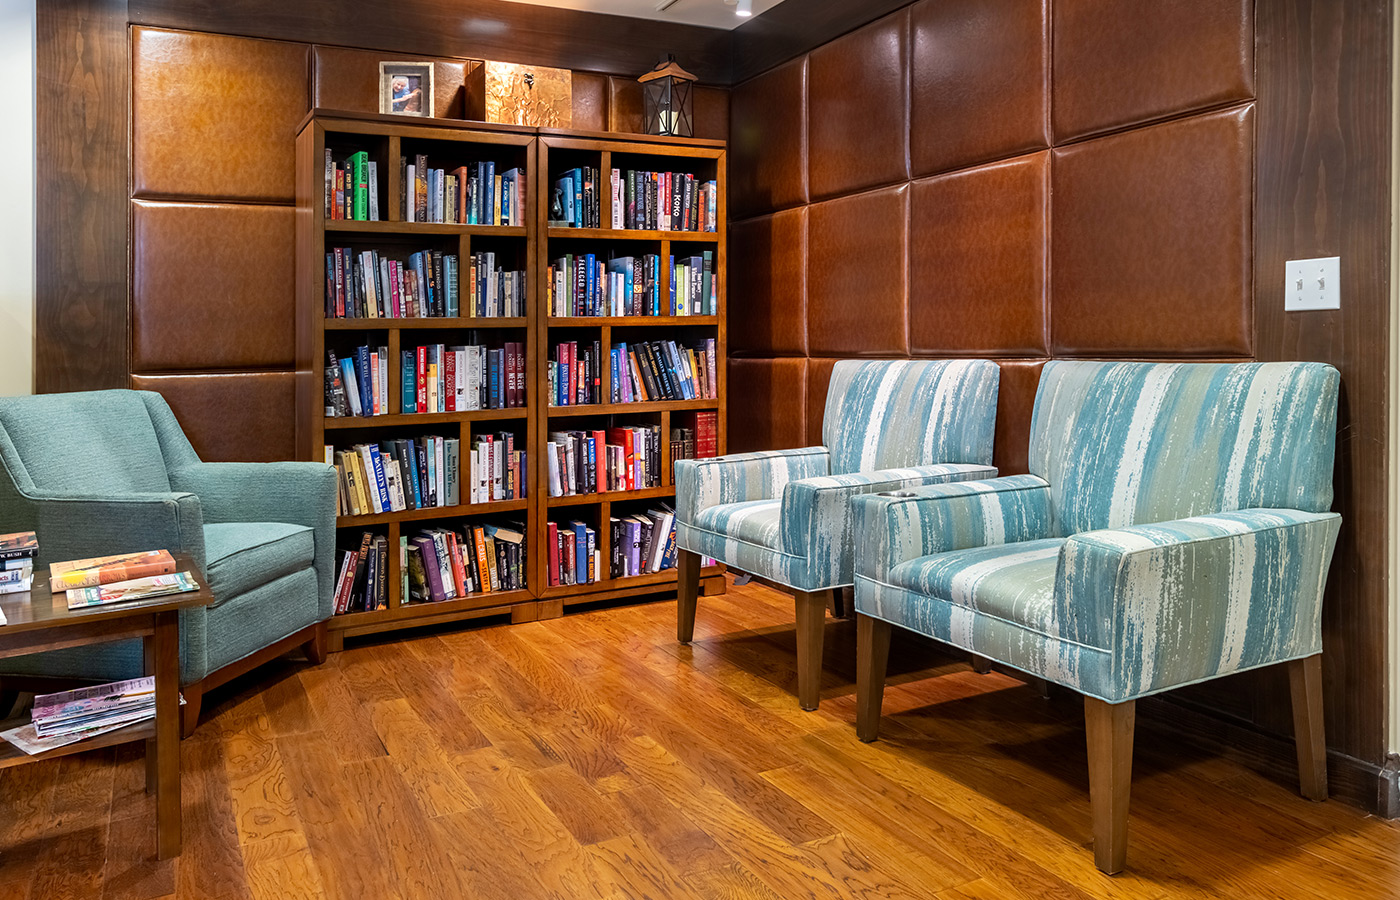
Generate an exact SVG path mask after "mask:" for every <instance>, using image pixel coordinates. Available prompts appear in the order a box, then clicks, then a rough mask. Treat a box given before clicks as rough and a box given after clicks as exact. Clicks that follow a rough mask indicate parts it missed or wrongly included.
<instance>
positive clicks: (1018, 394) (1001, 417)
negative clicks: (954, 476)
mask: <svg viewBox="0 0 1400 900" xmlns="http://www.w3.org/2000/svg"><path fill="white" fill-rule="evenodd" d="M997 365H998V366H999V367H1000V368H1001V378H1000V380H999V382H998V384H997V430H996V437H995V438H994V443H993V444H992V464H993V465H995V466H996V467H997V473H998V474H1000V475H1024V474H1025V473H1026V469H1027V467H1028V463H1027V459H1028V454H1029V450H1030V439H1031V411H1032V410H1033V409H1034V408H1035V392H1036V389H1037V388H1039V387H1040V371H1041V369H1043V368H1045V360H1043V359H999V360H997Z"/></svg>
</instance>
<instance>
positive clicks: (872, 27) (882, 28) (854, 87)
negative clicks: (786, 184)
mask: <svg viewBox="0 0 1400 900" xmlns="http://www.w3.org/2000/svg"><path fill="white" fill-rule="evenodd" d="M908 52H909V13H908V11H907V10H901V11H900V12H897V13H895V14H893V15H889V16H885V17H884V18H883V19H879V20H877V21H875V22H872V23H871V24H869V25H867V26H865V27H864V28H861V29H859V30H857V31H853V32H851V33H850V34H848V35H845V36H844V37H839V38H837V39H836V40H834V41H832V42H831V43H829V44H826V45H824V46H822V47H820V48H818V49H816V50H813V51H812V53H811V57H810V59H811V62H810V73H809V75H808V78H809V82H808V88H807V92H808V100H807V108H808V109H807V153H808V157H807V159H808V178H809V179H810V183H811V192H812V199H813V200H819V199H822V198H825V197H834V196H836V195H838V194H847V193H851V192H852V191H858V190H863V189H865V188H871V187H877V186H879V185H885V184H893V183H895V182H897V181H904V180H906V179H908V177H909V86H908V77H909V64H908Z"/></svg>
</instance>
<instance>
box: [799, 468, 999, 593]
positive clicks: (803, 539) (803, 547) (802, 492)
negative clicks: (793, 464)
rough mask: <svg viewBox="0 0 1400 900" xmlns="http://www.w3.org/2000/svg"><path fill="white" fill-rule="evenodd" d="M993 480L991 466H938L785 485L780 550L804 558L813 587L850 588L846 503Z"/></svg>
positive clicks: (850, 550)
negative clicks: (882, 494)
mask: <svg viewBox="0 0 1400 900" xmlns="http://www.w3.org/2000/svg"><path fill="white" fill-rule="evenodd" d="M996 475H997V470H996V468H995V467H993V466H982V465H975V464H971V463H943V464H939V465H931V466H912V467H910V468H906V469H881V470H879V471H876V472H853V473H851V474H849V475H825V476H821V477H818V478H804V479H802V480H800V481H789V482H788V483H787V485H786V486H785V487H784V488H783V505H782V536H783V537H782V540H783V550H784V551H785V552H787V553H791V554H794V555H797V556H804V557H806V558H807V561H808V564H809V565H810V566H811V567H812V569H813V574H814V577H815V582H814V583H816V582H819V583H821V584H850V583H851V582H852V581H854V580H855V577H854V564H853V560H854V557H855V552H854V549H853V546H852V543H851V538H852V535H853V534H854V530H853V528H852V523H853V521H854V517H853V514H852V511H851V498H853V497H856V496H859V495H861V494H874V493H877V492H879V491H894V490H900V489H902V488H911V487H922V486H924V485H930V484H946V483H950V482H961V481H973V480H978V479H987V478H995V477H996Z"/></svg>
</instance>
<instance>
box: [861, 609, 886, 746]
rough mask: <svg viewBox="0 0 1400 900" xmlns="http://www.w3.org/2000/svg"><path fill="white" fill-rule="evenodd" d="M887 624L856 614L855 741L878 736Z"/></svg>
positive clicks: (883, 690) (869, 739)
mask: <svg viewBox="0 0 1400 900" xmlns="http://www.w3.org/2000/svg"><path fill="white" fill-rule="evenodd" d="M890 633H891V629H890V623H889V622H886V621H884V620H883V619H876V618H873V617H871V616H863V615H861V614H860V613H856V737H858V738H860V739H861V740H862V741H865V742H866V743H867V744H868V743H870V742H871V741H873V740H875V739H876V738H878V737H879V736H880V704H881V703H882V702H883V701H884V699H885V672H886V671H887V670H888V669H889V663H890Z"/></svg>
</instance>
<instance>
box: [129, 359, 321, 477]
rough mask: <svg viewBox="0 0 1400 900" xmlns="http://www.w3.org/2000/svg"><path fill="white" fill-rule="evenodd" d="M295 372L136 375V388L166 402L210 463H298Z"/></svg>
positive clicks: (200, 456) (201, 457) (187, 434)
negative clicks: (292, 460)
mask: <svg viewBox="0 0 1400 900" xmlns="http://www.w3.org/2000/svg"><path fill="white" fill-rule="evenodd" d="M294 377H295V376H294V375H293V374H292V373H291V372H250V373H228V374H222V373H220V374H201V375H132V376H131V386H132V387H133V388H135V389H137V390H139V391H157V392H158V393H160V394H161V395H162V396H164V397H165V400H166V402H167V403H169V404H170V408H171V409H172V410H173V411H174V412H175V418H177V419H179V420H180V427H181V428H183V429H184V431H185V436H186V437H188V438H189V439H190V443H191V444H193V445H194V449H195V452H196V453H198V454H199V458H200V459H202V460H204V461H205V462H273V461H275V460H280V459H295V458H296V446H295V437H294V429H293V423H294V422H295V416H296V411H295V408H294V406H295V393H296V392H295V388H294V387H293V378H294Z"/></svg>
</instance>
